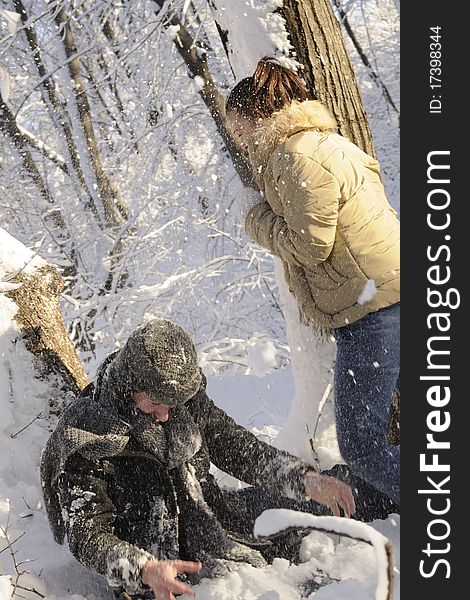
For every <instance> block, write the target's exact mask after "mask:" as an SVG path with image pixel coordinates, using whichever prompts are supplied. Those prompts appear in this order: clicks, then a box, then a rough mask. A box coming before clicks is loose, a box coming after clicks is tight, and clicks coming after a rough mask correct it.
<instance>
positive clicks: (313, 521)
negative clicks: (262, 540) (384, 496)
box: [254, 509, 389, 600]
mask: <svg viewBox="0 0 470 600" xmlns="http://www.w3.org/2000/svg"><path fill="white" fill-rule="evenodd" d="M290 527H298V528H302V529H303V528H305V529H308V528H315V529H321V530H322V531H329V532H333V533H338V534H340V535H346V536H348V537H350V538H353V539H356V540H361V541H365V542H367V543H369V544H370V545H371V546H372V547H373V548H374V553H375V558H376V562H377V591H376V595H375V598H376V600H387V597H388V587H389V585H388V576H387V572H388V558H387V553H386V549H385V546H386V544H388V543H389V540H387V538H386V537H385V536H383V535H382V534H381V533H379V532H378V531H376V530H375V529H373V528H372V527H369V526H368V525H365V524H364V523H360V522H359V521H353V520H352V519H345V518H342V517H318V516H315V515H311V514H307V513H301V512H296V511H293V510H285V509H271V510H266V511H264V512H263V513H262V514H261V515H260V516H259V517H258V518H257V519H256V522H255V530H254V534H255V536H256V537H262V536H270V535H273V534H275V533H278V532H280V531H283V530H285V529H289V528H290ZM304 552H305V551H304Z"/></svg>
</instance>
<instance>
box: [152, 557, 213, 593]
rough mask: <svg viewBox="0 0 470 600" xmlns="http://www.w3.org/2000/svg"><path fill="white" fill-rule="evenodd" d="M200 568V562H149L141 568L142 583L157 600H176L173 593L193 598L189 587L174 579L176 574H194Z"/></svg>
mask: <svg viewBox="0 0 470 600" xmlns="http://www.w3.org/2000/svg"><path fill="white" fill-rule="evenodd" d="M201 568H202V564H201V563H200V562H189V561H186V560H149V561H147V562H146V563H145V565H144V566H143V568H142V581H143V582H144V583H145V584H146V585H148V586H150V587H151V588H152V590H153V593H154V594H155V597H156V599H157V600H176V599H175V597H174V595H173V592H175V593H179V594H191V595H192V596H194V592H193V590H192V587H191V586H190V585H187V584H186V583H182V582H181V581H178V580H177V579H176V576H177V575H178V573H195V572H196V571H199V570H200V569H201Z"/></svg>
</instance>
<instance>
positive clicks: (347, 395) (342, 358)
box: [334, 304, 400, 504]
mask: <svg viewBox="0 0 470 600" xmlns="http://www.w3.org/2000/svg"><path fill="white" fill-rule="evenodd" d="M334 334H335V338H336V343H337V354H336V366H335V414H336V429H337V435H338V443H339V448H340V451H341V455H342V456H343V458H344V460H345V461H346V462H347V463H348V465H349V466H350V467H351V469H352V471H353V472H354V473H355V474H356V475H358V476H360V477H362V478H363V479H364V480H365V481H367V482H368V483H369V484H370V485H372V486H373V487H375V488H376V489H378V490H380V491H381V492H383V493H385V494H387V496H388V497H389V498H391V499H392V500H393V501H394V502H396V503H397V504H399V503H400V447H399V446H392V445H391V444H389V443H388V442H387V428H388V418H389V413H390V405H391V401H392V394H393V390H394V389H395V387H397V383H398V377H399V374H400V305H399V304H394V305H393V306H390V307H388V308H384V309H381V310H379V311H377V312H374V313H370V314H368V315H366V316H365V317H364V318H362V319H360V320H359V321H356V322H354V323H352V324H351V325H346V326H345V327H341V328H339V329H336V330H335V332H334Z"/></svg>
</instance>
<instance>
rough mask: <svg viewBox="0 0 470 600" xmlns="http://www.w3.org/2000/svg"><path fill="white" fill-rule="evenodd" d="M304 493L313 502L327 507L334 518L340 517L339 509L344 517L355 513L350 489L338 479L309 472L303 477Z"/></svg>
mask: <svg viewBox="0 0 470 600" xmlns="http://www.w3.org/2000/svg"><path fill="white" fill-rule="evenodd" d="M305 491H306V493H307V496H309V497H310V498H311V499H312V500H315V502H318V503H319V504H324V505H325V506H328V508H329V509H330V510H331V512H332V513H333V514H334V515H335V517H339V516H341V514H340V508H342V509H343V512H344V516H345V517H350V516H351V515H353V514H354V513H355V512H356V506H355V504H354V498H353V495H352V491H351V488H350V487H349V485H347V484H346V483H344V482H343V481H340V480H339V479H335V478H334V477H328V476H326V475H320V473H316V472H315V471H309V472H308V473H307V474H306V475H305Z"/></svg>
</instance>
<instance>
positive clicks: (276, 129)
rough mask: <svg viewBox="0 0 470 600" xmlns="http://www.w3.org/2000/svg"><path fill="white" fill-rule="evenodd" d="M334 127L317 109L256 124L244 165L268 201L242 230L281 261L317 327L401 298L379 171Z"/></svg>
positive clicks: (394, 226) (310, 105) (395, 235)
mask: <svg viewBox="0 0 470 600" xmlns="http://www.w3.org/2000/svg"><path fill="white" fill-rule="evenodd" d="M333 127H334V121H333V119H332V118H331V117H330V116H329V114H328V112H327V111H326V109H325V108H324V107H323V106H322V105H321V104H320V103H319V102H316V101H315V102H311V101H307V102H302V103H298V102H295V103H293V104H291V105H290V106H288V107H286V108H285V109H283V110H281V111H279V112H278V113H275V114H274V115H273V116H272V117H271V118H270V119H268V120H267V121H265V122H264V123H262V124H261V126H260V127H259V128H258V129H257V131H256V134H255V138H254V140H253V144H252V145H251V148H250V157H251V160H252V162H253V164H254V166H255V167H256V170H257V173H258V178H257V180H258V184H259V186H260V188H261V189H262V191H263V192H264V196H265V200H266V202H264V203H262V204H259V205H258V206H255V207H254V208H253V209H252V210H251V211H250V212H249V213H248V216H247V219H246V222H245V227H246V230H247V232H248V234H249V235H250V236H251V237H252V238H253V239H255V240H256V241H257V242H258V243H260V244H261V245H262V246H264V247H265V248H266V249H267V250H269V251H270V252H271V253H272V254H274V255H276V256H279V257H280V258H281V259H282V260H283V262H284V269H285V275H286V279H287V283H288V284H289V287H290V289H291V291H292V292H293V293H294V295H295V296H296V298H297V302H298V304H299V308H300V310H301V312H302V315H303V316H304V317H305V319H306V320H307V321H309V322H312V323H313V324H315V325H317V326H319V327H322V328H332V327H333V328H334V327H341V326H344V325H346V324H348V323H352V322H353V321H356V320H357V319H360V318H361V317H363V316H365V315H366V314H368V313H369V312H374V311H376V310H378V309H380V308H384V307H386V306H390V305H392V304H395V303H396V302H398V301H399V297H400V295H399V269H400V254H399V221H398V219H397V216H396V212H395V211H394V210H393V208H392V207H391V206H390V204H389V203H388V201H387V198H386V195H385V191H384V188H383V184H382V182H381V178H380V168H379V164H378V162H377V161H376V160H375V159H373V158H372V157H370V156H368V155H367V154H365V153H364V152H362V150H360V148H358V147H357V146H356V145H354V144H353V143H352V142H350V141H349V140H348V139H346V138H345V137H343V136H341V135H339V134H337V133H334V132H333V131H332V129H333ZM370 290H372V292H370Z"/></svg>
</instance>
